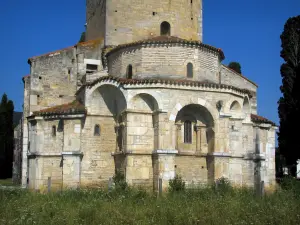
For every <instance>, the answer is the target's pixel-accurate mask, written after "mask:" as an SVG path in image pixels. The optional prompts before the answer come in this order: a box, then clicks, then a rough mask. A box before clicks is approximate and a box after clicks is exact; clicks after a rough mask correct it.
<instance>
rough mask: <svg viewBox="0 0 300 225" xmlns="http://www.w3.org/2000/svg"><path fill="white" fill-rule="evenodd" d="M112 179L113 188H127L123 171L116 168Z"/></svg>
mask: <svg viewBox="0 0 300 225" xmlns="http://www.w3.org/2000/svg"><path fill="white" fill-rule="evenodd" d="M113 181H114V183H115V188H116V189H117V190H126V189H127V188H128V184H127V182H126V178H125V175H124V173H123V172H121V171H119V170H117V171H116V173H115V175H114V177H113Z"/></svg>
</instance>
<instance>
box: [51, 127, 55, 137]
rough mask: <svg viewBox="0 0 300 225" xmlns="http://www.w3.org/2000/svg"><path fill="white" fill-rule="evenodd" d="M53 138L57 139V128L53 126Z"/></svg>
mask: <svg viewBox="0 0 300 225" xmlns="http://www.w3.org/2000/svg"><path fill="white" fill-rule="evenodd" d="M52 137H56V126H52Z"/></svg>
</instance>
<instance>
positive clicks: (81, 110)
mask: <svg viewBox="0 0 300 225" xmlns="http://www.w3.org/2000/svg"><path fill="white" fill-rule="evenodd" d="M85 113H86V109H85V106H84V105H83V104H81V103H80V102H79V101H77V100H75V101H73V102H70V103H67V104H63V105H58V106H54V107H50V108H47V109H43V110H40V111H36V112H34V113H33V115H34V116H47V115H63V114H73V115H74V114H85Z"/></svg>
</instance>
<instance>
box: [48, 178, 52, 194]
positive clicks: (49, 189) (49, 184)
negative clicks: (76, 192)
mask: <svg viewBox="0 0 300 225" xmlns="http://www.w3.org/2000/svg"><path fill="white" fill-rule="evenodd" d="M50 191H51V177H48V193H49V192H50Z"/></svg>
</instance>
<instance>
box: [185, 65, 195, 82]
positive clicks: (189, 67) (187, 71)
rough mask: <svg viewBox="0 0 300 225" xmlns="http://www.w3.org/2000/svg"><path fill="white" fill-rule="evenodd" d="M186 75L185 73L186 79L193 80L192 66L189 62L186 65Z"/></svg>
mask: <svg viewBox="0 0 300 225" xmlns="http://www.w3.org/2000/svg"><path fill="white" fill-rule="evenodd" d="M186 73H187V74H186V76H187V78H193V76H194V66H193V64H192V63H190V62H189V63H188V64H187V65H186Z"/></svg>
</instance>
